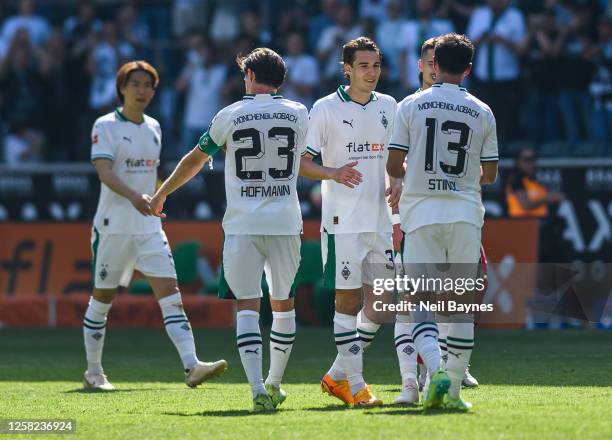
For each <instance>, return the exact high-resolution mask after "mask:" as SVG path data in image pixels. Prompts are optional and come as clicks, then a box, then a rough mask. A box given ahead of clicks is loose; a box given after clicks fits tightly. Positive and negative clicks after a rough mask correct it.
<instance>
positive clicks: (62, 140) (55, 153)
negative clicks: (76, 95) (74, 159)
mask: <svg viewBox="0 0 612 440" xmlns="http://www.w3.org/2000/svg"><path fill="white" fill-rule="evenodd" d="M65 61H66V48H65V45H64V39H63V38H62V34H61V33H60V31H58V30H56V31H53V32H52V33H51V35H50V36H49V39H48V40H47V44H46V45H45V51H44V52H43V54H42V55H41V57H40V73H41V76H42V81H43V89H42V95H43V99H42V102H41V103H40V104H39V105H41V106H42V107H43V109H44V119H43V121H42V129H43V130H44V132H45V138H46V141H47V145H48V146H49V149H48V152H47V159H49V160H64V161H66V160H68V159H69V146H68V140H69V138H68V137H67V136H66V134H67V133H69V132H70V126H71V125H72V124H74V120H73V119H70V118H67V117H66V115H65V113H64V108H65V107H66V102H68V100H67V96H68V92H67V91H68V89H69V88H70V87H71V86H72V85H71V84H70V83H69V82H67V79H68V78H69V76H68V75H66V71H65V66H66V62H65ZM70 140H72V139H70Z"/></svg>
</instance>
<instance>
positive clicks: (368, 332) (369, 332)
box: [357, 309, 380, 350]
mask: <svg viewBox="0 0 612 440" xmlns="http://www.w3.org/2000/svg"><path fill="white" fill-rule="evenodd" d="M379 328H380V324H377V323H375V322H372V321H370V318H368V317H367V316H366V314H365V313H364V311H363V309H361V310H360V311H359V313H358V314H357V333H358V334H359V338H360V339H361V347H362V348H363V349H364V350H365V349H366V348H368V347H369V346H370V344H371V343H372V341H373V340H374V336H376V332H377V331H378V329H379Z"/></svg>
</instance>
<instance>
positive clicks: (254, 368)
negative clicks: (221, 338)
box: [236, 310, 266, 397]
mask: <svg viewBox="0 0 612 440" xmlns="http://www.w3.org/2000/svg"><path fill="white" fill-rule="evenodd" d="M236 344H237V345H238V353H240V360H241V361H242V367H243V368H244V372H245V373H246V376H247V379H248V381H249V384H250V385H251V391H252V392H253V397H256V396H257V395H258V394H266V388H265V387H264V381H263V374H262V371H261V360H262V358H263V353H262V350H263V346H262V343H261V332H260V331H259V313H258V312H256V311H254V310H242V311H240V312H238V314H237V315H236Z"/></svg>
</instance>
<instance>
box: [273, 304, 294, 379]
mask: <svg viewBox="0 0 612 440" xmlns="http://www.w3.org/2000/svg"><path fill="white" fill-rule="evenodd" d="M294 341H295V310H291V311H289V312H274V311H273V312H272V329H271V330H270V371H269V372H268V378H267V379H266V384H272V385H274V386H276V387H279V386H280V384H281V382H282V380H283V374H284V373H285V368H286V367H287V362H288V361H289V356H290V355H291V349H292V348H293V342H294Z"/></svg>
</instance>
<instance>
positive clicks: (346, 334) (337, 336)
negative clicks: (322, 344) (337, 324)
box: [334, 332, 356, 338]
mask: <svg viewBox="0 0 612 440" xmlns="http://www.w3.org/2000/svg"><path fill="white" fill-rule="evenodd" d="M355 333H356V332H346V333H334V337H336V338H343V337H345V336H355Z"/></svg>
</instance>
